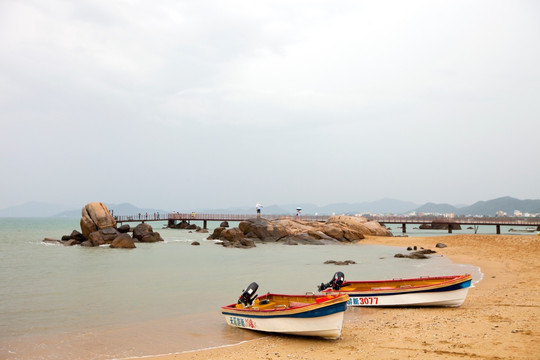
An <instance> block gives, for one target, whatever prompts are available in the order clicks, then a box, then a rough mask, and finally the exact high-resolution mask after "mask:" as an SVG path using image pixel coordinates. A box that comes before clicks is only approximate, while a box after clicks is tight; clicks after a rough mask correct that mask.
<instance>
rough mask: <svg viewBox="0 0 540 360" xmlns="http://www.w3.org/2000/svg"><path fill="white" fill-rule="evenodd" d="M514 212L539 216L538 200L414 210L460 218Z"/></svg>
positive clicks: (430, 206) (429, 206) (428, 206)
mask: <svg viewBox="0 0 540 360" xmlns="http://www.w3.org/2000/svg"><path fill="white" fill-rule="evenodd" d="M514 210H519V211H521V212H522V213H530V214H539V213H540V200H519V199H516V198H513V197H509V196H506V197H501V198H497V199H493V200H488V201H478V202H476V203H474V204H473V205H470V206H463V207H456V206H453V205H449V204H434V203H427V204H424V205H422V206H420V207H418V208H416V209H415V211H416V212H417V213H421V212H423V213H439V214H448V213H454V214H456V215H461V216H469V215H472V216H474V215H480V216H496V214H497V212H498V211H504V212H505V213H507V214H508V215H510V216H512V215H514Z"/></svg>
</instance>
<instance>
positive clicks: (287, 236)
mask: <svg viewBox="0 0 540 360" xmlns="http://www.w3.org/2000/svg"><path fill="white" fill-rule="evenodd" d="M364 235H372V236H392V233H391V232H390V231H388V230H387V229H386V228H385V227H384V226H381V225H380V224H379V223H378V222H376V221H367V219H365V218H362V217H357V216H331V217H330V218H328V220H327V221H326V222H324V223H321V222H317V221H304V220H299V219H290V218H284V219H279V220H273V221H271V220H267V219H265V218H263V217H256V218H253V219H248V220H246V221H242V222H240V223H239V224H238V227H236V228H229V229H227V228H225V227H218V228H216V229H215V230H214V232H213V234H212V235H210V236H209V237H208V240H221V241H222V244H223V246H225V247H239V248H249V247H254V246H255V242H262V243H269V242H280V243H283V244H286V245H297V244H316V245H322V244H327V243H337V242H355V241H358V240H362V239H364Z"/></svg>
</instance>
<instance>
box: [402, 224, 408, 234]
mask: <svg viewBox="0 0 540 360" xmlns="http://www.w3.org/2000/svg"><path fill="white" fill-rule="evenodd" d="M401 232H402V233H404V234H406V233H407V224H405V223H403V224H401Z"/></svg>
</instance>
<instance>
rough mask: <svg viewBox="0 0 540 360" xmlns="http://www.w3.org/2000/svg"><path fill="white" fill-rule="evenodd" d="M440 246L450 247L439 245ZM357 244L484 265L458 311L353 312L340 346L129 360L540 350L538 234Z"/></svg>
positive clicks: (494, 355) (483, 354) (246, 348)
mask: <svg viewBox="0 0 540 360" xmlns="http://www.w3.org/2000/svg"><path fill="white" fill-rule="evenodd" d="M438 242H441V243H444V244H446V245H447V247H445V248H435V244H437V243H438ZM360 243H361V244H372V245H386V246H399V247H407V246H414V245H417V246H419V247H424V248H426V249H432V250H435V251H436V252H437V254H439V255H443V256H445V257H447V258H449V259H450V260H451V261H452V262H453V263H455V264H459V263H462V264H471V265H474V266H478V267H480V271H481V272H482V273H483V278H482V280H481V281H480V282H478V283H476V284H475V286H474V287H473V288H471V289H470V291H469V294H468V296H467V298H466V300H465V302H464V304H463V305H462V306H461V307H458V308H353V309H348V310H347V312H346V317H345V320H344V326H343V333H342V337H341V338H340V339H339V340H335V341H328V340H322V339H317V338H303V337H292V336H282V335H273V334H269V335H268V336H265V337H261V338H258V339H255V340H256V341H255V340H251V341H247V342H242V343H238V344H232V345H223V346H219V347H216V348H210V349H201V350H197V351H190V352H183V353H175V354H163V355H153V356H152V355H149V356H144V357H133V358H130V359H145V360H195V359H237V360H244V359H245V360H248V359H278V358H282V357H286V358H292V359H313V360H319V359H320V360H323V359H324V360H327V359H328V356H330V357H331V358H342V359H371V358H377V359H398V358H399V359H403V358H416V357H419V356H422V357H426V356H427V357H432V358H433V357H437V358H442V359H463V358H482V359H503V358H504V359H531V358H534V355H533V354H534V353H538V350H539V345H538V341H539V340H540V311H539V308H540V295H539V294H540V291H539V290H540V280H539V279H538V274H540V237H538V236H530V235H525V236H523V235H449V236H444V237H440V236H434V237H418V238H417V237H414V238H413V237H367V238H366V239H364V240H362V241H361V242H360ZM417 261H422V260H417Z"/></svg>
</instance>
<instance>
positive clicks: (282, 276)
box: [0, 218, 495, 360]
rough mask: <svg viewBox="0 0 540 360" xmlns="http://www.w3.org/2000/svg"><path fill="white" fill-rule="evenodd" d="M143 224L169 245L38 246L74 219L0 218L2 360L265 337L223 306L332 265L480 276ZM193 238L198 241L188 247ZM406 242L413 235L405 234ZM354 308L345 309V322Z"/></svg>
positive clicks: (393, 274)
mask: <svg viewBox="0 0 540 360" xmlns="http://www.w3.org/2000/svg"><path fill="white" fill-rule="evenodd" d="M151 225H152V226H153V227H154V230H155V231H159V232H160V234H161V235H162V237H163V238H164V239H165V242H163V243H154V244H137V248H136V249H130V250H127V249H110V248H108V247H99V248H84V247H80V246H74V247H64V246H61V245H47V244H45V243H43V242H42V240H43V238H44V237H52V238H60V237H61V236H62V235H64V234H69V233H71V231H72V230H73V229H79V219H61V218H24V219H22V218H0V359H5V360H27V359H45V360H51V359H59V360H64V359H71V360H74V359H85V360H89V359H119V358H129V357H134V356H144V355H155V354H163V353H175V352H182V351H189V350H195V349H201V348H206V347H213V346H220V345H224V344H231V343H237V342H240V341H244V340H249V339H253V338H256V337H258V336H261V335H259V334H257V333H254V332H249V331H245V330H241V329H235V328H232V327H229V326H227V325H226V324H225V322H224V320H223V319H222V317H221V315H220V311H219V310H220V307H221V306H223V305H227V304H230V303H233V302H236V300H237V299H238V296H239V295H240V293H241V291H242V289H244V288H245V286H247V285H248V284H249V283H251V282H252V281H256V282H257V283H258V284H259V293H260V294H261V293H265V292H267V291H270V292H281V293H300V294H301V293H305V292H309V291H312V292H316V289H317V285H318V284H320V283H321V282H328V281H329V280H330V278H331V277H332V275H333V274H334V272H336V271H343V272H344V273H345V276H346V278H347V279H359V280H360V279H383V278H401V277H411V276H428V275H431V276H434V275H450V274H456V273H472V274H473V276H474V277H475V279H476V281H478V280H479V278H480V276H481V274H480V271H479V269H478V268H476V267H473V266H470V265H464V264H452V263H451V262H450V261H449V260H448V259H445V258H443V257H441V256H433V257H432V258H431V259H429V260H423V261H419V260H410V259H396V258H394V257H393V256H394V254H395V253H397V252H403V248H392V247H380V246H372V245H323V246H314V245H313V246H312V245H299V246H285V245H270V244H267V245H258V246H257V247H256V248H252V249H226V248H223V247H222V246H220V245H216V244H215V243H214V242H213V241H208V240H205V239H206V237H208V234H199V233H192V232H189V231H187V230H173V229H161V227H162V226H163V225H165V223H151ZM231 225H234V224H231ZM493 228H494V227H493ZM488 231H489V230H488ZM464 232H466V230H465V231H462V232H454V233H464ZM494 232H495V229H493V233H494ZM471 233H472V231H471ZM395 234H396V235H397V234H400V232H398V231H396V232H395ZM414 234H415V231H414V230H413V229H412V227H411V229H408V235H409V236H412V235H414ZM425 234H426V235H430V236H431V235H433V234H437V235H444V234H446V232H431V233H425ZM193 241H199V242H200V243H201V245H200V246H192V245H191V243H192V242H193ZM407 245H414V239H413V238H410V239H404V246H405V247H406V246H407ZM326 260H354V261H355V262H356V263H357V264H355V265H349V266H341V267H340V266H335V265H325V264H324V262H325V261H326ZM361 314H362V313H361V310H354V311H350V312H349V311H348V312H347V314H346V319H349V320H351V318H355V317H360V316H362V315H361Z"/></svg>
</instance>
